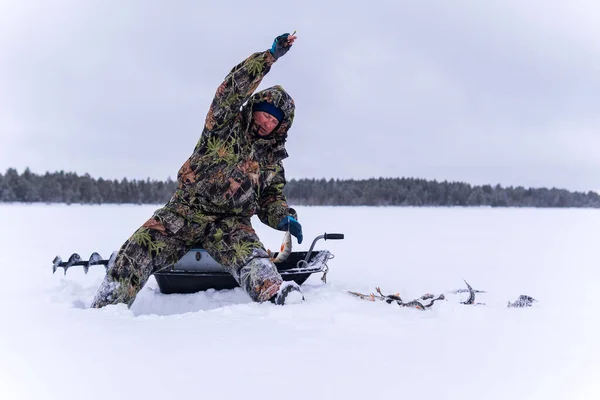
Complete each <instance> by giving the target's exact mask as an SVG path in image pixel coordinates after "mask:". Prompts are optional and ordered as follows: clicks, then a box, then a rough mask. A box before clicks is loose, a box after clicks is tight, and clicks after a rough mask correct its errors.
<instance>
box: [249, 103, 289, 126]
mask: <svg viewBox="0 0 600 400" xmlns="http://www.w3.org/2000/svg"><path fill="white" fill-rule="evenodd" d="M252 111H253V112H254V111H264V112H266V113H268V114H271V115H272V116H274V117H275V118H277V121H279V122H281V120H282V119H283V116H284V115H283V111H281V108H279V107H276V106H274V105H273V104H271V103H269V102H268V101H261V102H260V103H255V104H254V105H253V106H252Z"/></svg>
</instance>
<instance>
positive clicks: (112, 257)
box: [105, 251, 118, 272]
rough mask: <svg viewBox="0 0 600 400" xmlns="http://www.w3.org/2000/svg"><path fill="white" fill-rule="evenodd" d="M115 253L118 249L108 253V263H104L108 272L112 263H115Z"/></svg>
mask: <svg viewBox="0 0 600 400" xmlns="http://www.w3.org/2000/svg"><path fill="white" fill-rule="evenodd" d="M117 253H118V251H113V252H112V254H111V255H110V258H109V259H108V263H106V265H105V267H106V272H108V270H109V269H110V268H112V266H113V264H114V263H115V259H116V258H117Z"/></svg>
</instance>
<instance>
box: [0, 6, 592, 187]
mask: <svg viewBox="0 0 600 400" xmlns="http://www.w3.org/2000/svg"><path fill="white" fill-rule="evenodd" d="M350 3H352V2H350ZM413 3H414V4H413ZM421 3H422V2H419V3H418V4H417V3H416V2H404V1H400V2H398V1H395V2H392V1H389V2H388V1H381V0H378V1H371V2H363V3H355V4H354V3H353V4H348V2H339V3H336V2H323V1H313V0H310V1H306V2H303V3H301V4H300V3H298V4H287V3H285V4H282V3H281V2H274V1H270V2H254V3H252V4H251V3H243V4H242V3H240V4H239V5H238V4H234V5H225V4H219V5H217V4H212V3H209V2H197V1H178V2H171V3H169V4H167V3H164V2H159V1H144V2H142V1H131V2H125V3H123V2H120V3H117V2H101V1H86V2H80V1H52V2H44V3H41V4H40V3H35V2H31V1H5V2H3V3H2V5H0V86H1V87H2V90H0V140H1V141H2V146H0V169H5V168H8V167H11V166H14V167H17V168H21V169H22V168H24V167H26V166H29V167H31V168H32V170H34V171H35V172H44V171H46V170H51V171H54V170H60V169H64V170H69V171H77V172H79V173H84V172H89V173H90V174H91V175H93V176H103V177H105V178H121V177H123V176H127V177H129V178H145V177H151V178H156V179H164V178H166V177H167V176H171V177H175V174H176V171H177V170H178V169H179V166H180V165H181V164H182V163H183V161H185V159H186V158H187V157H188V156H189V154H190V152H191V151H192V149H193V146H194V145H195V143H196V141H197V139H198V136H199V134H200V131H201V127H202V124H203V121H204V116H205V114H206V111H207V109H208V105H209V104H210V101H211V99H212V96H213V94H214V91H215V89H216V87H217V86H218V85H219V83H220V81H221V79H223V77H224V76H225V75H226V74H227V72H228V71H229V69H230V68H231V67H233V66H234V65H235V64H237V63H238V62H240V61H241V60H242V59H244V58H245V57H246V56H248V55H249V54H251V53H252V52H254V51H260V50H263V49H266V48H267V47H268V46H269V45H270V43H271V41H272V39H273V37H274V36H275V35H277V34H279V33H281V32H285V31H291V30H294V29H297V30H298V35H299V39H298V42H297V45H296V46H294V48H293V49H292V51H291V52H290V53H289V54H288V55H286V57H284V58H282V59H281V60H280V61H279V62H277V64H276V65H275V66H274V67H273V69H272V71H271V73H270V74H269V75H268V76H267V78H266V79H265V80H264V82H263V84H262V85H261V87H267V86H271V85H273V84H282V85H283V86H284V87H286V89H287V90H288V91H289V92H290V93H291V94H292V96H293V97H294V99H295V100H296V104H297V108H298V112H297V118H296V121H295V123H294V127H293V128H292V130H291V132H290V139H289V142H288V143H289V146H288V150H289V153H290V155H291V157H290V158H289V159H288V160H287V161H286V163H285V165H286V171H287V174H288V177H290V178H292V177H294V178H302V177H317V178H320V177H326V178H330V177H340V178H350V177H353V178H368V177H379V176H392V177H394V176H413V177H422V178H427V179H438V180H444V179H448V180H462V181H467V182H470V183H474V184H481V183H490V184H496V183H501V184H503V185H525V186H556V187H565V188H569V189H574V190H588V189H600V159H599V158H598V157H597V156H596V154H597V151H596V149H597V148H598V145H600V139H598V137H599V135H598V130H599V129H598V128H600V117H599V116H598V114H597V109H598V106H599V103H600V102H599V98H598V93H600V74H599V72H600V44H599V42H598V41H597V40H596V38H597V37H598V36H599V34H600V28H599V27H598V26H597V24H595V22H594V18H593V16H594V15H598V12H599V11H600V6H598V5H596V4H595V3H593V2H588V1H573V2H570V3H569V4H568V5H567V4H566V3H565V4H562V3H563V2H558V1H555V2H553V1H545V2H541V1H531V2H527V4H521V3H522V2H516V1H508V2H507V1H502V2H501V1H486V2H485V3H482V2H472V1H453V2H448V1H433V2H427V4H421ZM232 7H235V9H233V8H232Z"/></svg>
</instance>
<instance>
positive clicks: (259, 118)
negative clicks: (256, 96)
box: [252, 111, 279, 136]
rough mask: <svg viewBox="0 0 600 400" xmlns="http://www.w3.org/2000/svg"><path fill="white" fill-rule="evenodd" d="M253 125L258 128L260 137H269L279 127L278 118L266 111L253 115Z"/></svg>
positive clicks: (256, 112) (255, 112)
mask: <svg viewBox="0 0 600 400" xmlns="http://www.w3.org/2000/svg"><path fill="white" fill-rule="evenodd" d="M252 120H253V124H254V125H256V126H257V127H258V134H259V135H260V136H267V135H269V134H270V133H271V132H273V129H275V128H276V127H277V125H279V121H278V120H277V118H275V117H274V116H272V115H271V114H269V113H267V112H264V111H254V112H253V113H252Z"/></svg>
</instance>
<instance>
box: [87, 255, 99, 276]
mask: <svg viewBox="0 0 600 400" xmlns="http://www.w3.org/2000/svg"><path fill="white" fill-rule="evenodd" d="M100 261H102V257H101V256H100V254H98V253H96V252H93V253H92V255H91V256H90V260H89V261H88V262H87V265H84V266H83V272H84V273H86V274H87V273H88V271H89V270H90V265H96V264H100Z"/></svg>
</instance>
